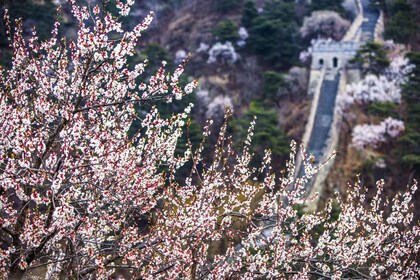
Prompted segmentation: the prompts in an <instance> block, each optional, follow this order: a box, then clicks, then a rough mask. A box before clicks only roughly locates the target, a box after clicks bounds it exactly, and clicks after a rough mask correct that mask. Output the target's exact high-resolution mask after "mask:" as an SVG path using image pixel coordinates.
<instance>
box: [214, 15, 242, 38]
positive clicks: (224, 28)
mask: <svg viewBox="0 0 420 280" xmlns="http://www.w3.org/2000/svg"><path fill="white" fill-rule="evenodd" d="M213 35H214V36H216V37H217V38H218V39H219V40H220V41H221V42H222V43H225V42H227V41H229V42H231V43H233V44H235V43H236V41H238V40H239V34H238V26H237V25H236V23H234V22H233V21H231V20H223V21H221V22H219V23H218V24H217V26H216V28H215V29H214V30H213Z"/></svg>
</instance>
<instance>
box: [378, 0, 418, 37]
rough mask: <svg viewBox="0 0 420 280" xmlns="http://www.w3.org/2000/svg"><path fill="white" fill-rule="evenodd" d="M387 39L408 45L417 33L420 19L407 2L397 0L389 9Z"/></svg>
mask: <svg viewBox="0 0 420 280" xmlns="http://www.w3.org/2000/svg"><path fill="white" fill-rule="evenodd" d="M388 12H389V18H388V21H387V23H386V29H385V37H386V38H387V39H393V40H394V41H396V42H398V43H404V44H406V43H408V42H409V41H410V39H411V38H412V37H413V36H414V35H415V34H416V33H417V24H416V21H418V20H419V19H420V17H419V15H417V14H416V13H415V11H414V9H413V7H412V6H411V5H410V4H409V3H408V2H407V1H406V0H397V1H395V2H394V3H393V4H392V5H390V8H389V9H388Z"/></svg>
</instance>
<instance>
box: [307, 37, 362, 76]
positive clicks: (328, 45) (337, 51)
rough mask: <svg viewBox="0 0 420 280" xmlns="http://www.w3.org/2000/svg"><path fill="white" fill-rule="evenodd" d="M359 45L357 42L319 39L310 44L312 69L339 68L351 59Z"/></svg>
mask: <svg viewBox="0 0 420 280" xmlns="http://www.w3.org/2000/svg"><path fill="white" fill-rule="evenodd" d="M359 47H360V43H359V42H355V41H349V42H335V41H333V40H319V41H317V42H315V43H314V45H313V46H312V65H311V68H312V69H313V70H319V69H340V68H342V67H344V66H345V65H346V64H347V63H348V61H349V60H351V59H352V58H353V57H354V56H355V55H356V52H357V50H358V49H359Z"/></svg>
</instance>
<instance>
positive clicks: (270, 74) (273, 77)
mask: <svg viewBox="0 0 420 280" xmlns="http://www.w3.org/2000/svg"><path fill="white" fill-rule="evenodd" d="M263 78H264V99H265V100H267V99H269V100H276V99H277V92H278V90H279V88H281V87H284V86H285V81H284V77H283V75H282V74H280V73H278V72H275V71H266V72H264V74H263Z"/></svg>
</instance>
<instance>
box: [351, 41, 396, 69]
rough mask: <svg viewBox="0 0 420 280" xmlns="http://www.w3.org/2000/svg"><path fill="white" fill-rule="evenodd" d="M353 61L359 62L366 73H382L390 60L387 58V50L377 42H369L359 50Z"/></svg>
mask: <svg viewBox="0 0 420 280" xmlns="http://www.w3.org/2000/svg"><path fill="white" fill-rule="evenodd" d="M352 62H358V63H360V64H361V65H362V67H363V73H364V74H368V73H370V74H375V75H379V74H381V73H382V72H383V71H384V70H385V68H386V67H388V66H389V64H390V61H389V59H388V58H387V51H386V50H385V49H384V48H383V46H382V45H381V44H379V43H376V42H367V43H366V44H365V45H363V46H362V47H361V48H360V49H359V51H358V52H357V54H356V56H355V58H354V59H353V60H352Z"/></svg>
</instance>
